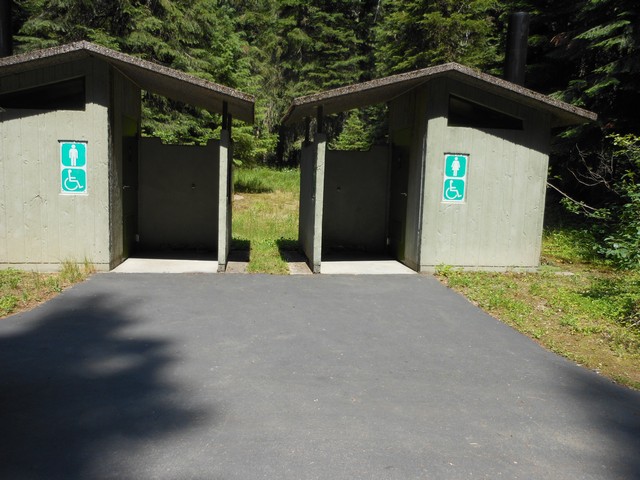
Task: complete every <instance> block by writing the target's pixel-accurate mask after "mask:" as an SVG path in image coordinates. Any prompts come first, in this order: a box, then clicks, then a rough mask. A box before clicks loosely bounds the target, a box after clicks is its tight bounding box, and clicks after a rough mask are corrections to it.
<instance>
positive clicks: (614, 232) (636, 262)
mask: <svg viewBox="0 0 640 480" xmlns="http://www.w3.org/2000/svg"><path fill="white" fill-rule="evenodd" d="M610 138H611V139H612V140H613V144H614V146H615V150H614V152H613V155H614V158H617V159H621V160H620V161H619V162H617V163H619V164H622V165H625V166H626V168H627V169H626V170H623V171H622V172H621V173H620V176H619V178H618V179H617V180H615V181H614V184H613V190H614V192H615V193H616V195H617V198H615V201H613V202H611V203H610V204H608V205H606V206H605V207H603V208H602V209H600V212H599V213H600V214H601V215H602V216H603V217H604V218H605V219H606V220H605V222H603V224H602V226H601V227H600V228H601V234H602V235H603V236H604V240H603V245H602V246H601V252H602V253H603V254H604V255H605V256H606V257H607V258H609V259H610V260H612V261H613V263H614V264H615V265H617V266H620V267H623V268H635V269H640V137H636V136H634V135H624V136H621V135H612V136H611V137H610Z"/></svg>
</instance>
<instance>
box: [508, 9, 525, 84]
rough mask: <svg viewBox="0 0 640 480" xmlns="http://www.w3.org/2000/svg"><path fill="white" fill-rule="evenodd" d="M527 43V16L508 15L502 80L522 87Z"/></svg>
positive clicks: (520, 13)
mask: <svg viewBox="0 0 640 480" xmlns="http://www.w3.org/2000/svg"><path fill="white" fill-rule="evenodd" d="M528 43H529V14H528V13H527V12H515V13H512V14H510V15H509V26H508V28H507V50H506V53H505V57H504V79H505V80H508V81H510V82H513V83H515V84H518V85H524V73H525V67H526V65H527V45H528Z"/></svg>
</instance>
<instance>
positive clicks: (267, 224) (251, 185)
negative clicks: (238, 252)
mask: <svg viewBox="0 0 640 480" xmlns="http://www.w3.org/2000/svg"><path fill="white" fill-rule="evenodd" d="M234 187H235V192H236V194H235V198H234V205H233V227H232V228H233V238H234V242H233V244H232V247H234V248H238V247H240V246H244V245H246V244H247V243H248V245H249V248H250V261H249V267H248V271H249V272H252V273H272V274H287V273H288V267H287V263H286V262H285V261H284V260H283V259H282V258H281V256H280V249H281V248H285V249H286V248H295V245H296V242H297V239H298V201H299V188H300V172H299V170H297V169H295V170H275V169H268V168H253V169H241V168H238V169H236V170H235V175H234Z"/></svg>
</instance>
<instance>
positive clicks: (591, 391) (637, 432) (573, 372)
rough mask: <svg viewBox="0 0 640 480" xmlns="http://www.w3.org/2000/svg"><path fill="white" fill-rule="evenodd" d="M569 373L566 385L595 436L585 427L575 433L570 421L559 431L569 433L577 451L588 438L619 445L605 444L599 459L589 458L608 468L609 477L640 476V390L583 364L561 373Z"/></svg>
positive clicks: (566, 435) (569, 438) (567, 437)
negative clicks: (615, 382) (605, 376)
mask: <svg viewBox="0 0 640 480" xmlns="http://www.w3.org/2000/svg"><path fill="white" fill-rule="evenodd" d="M572 367H573V366H572ZM565 375H566V376H567V377H566V378H567V379H568V381H567V384H566V385H564V386H563V389H566V394H568V395H569V396H570V398H571V399H572V403H573V405H574V407H575V411H576V412H579V413H580V415H579V416H584V418H585V422H584V424H585V428H586V429H587V430H591V432H589V435H588V436H589V437H591V438H590V439H587V438H584V428H583V429H582V431H581V432H580V435H577V434H574V433H573V431H572V429H571V428H570V427H571V426H570V425H569V428H565V429H563V430H562V431H560V432H559V435H563V436H565V437H566V442H567V444H569V445H573V446H574V447H576V451H580V448H579V447H580V445H582V444H583V443H584V442H585V441H594V439H598V438H600V439H602V440H603V444H604V443H606V444H608V445H612V446H615V450H612V449H611V448H607V449H604V448H603V449H602V450H601V452H600V455H601V458H599V459H597V460H596V459H595V458H593V456H592V455H593V453H591V454H590V455H589V457H590V458H589V460H590V461H591V462H593V463H599V464H600V465H602V466H603V468H605V469H607V470H608V471H609V475H608V478H620V479H631V478H640V456H638V452H640V394H639V392H637V391H635V390H632V389H628V388H624V387H621V386H619V385H616V384H614V383H612V382H611V381H610V380H608V379H607V378H604V377H598V376H595V375H594V374H593V372H591V371H589V370H587V369H584V368H582V367H580V368H571V369H570V371H567V372H562V373H561V374H560V375H559V377H563V376H565ZM572 437H573V438H572ZM581 437H582V438H581ZM584 460H586V459H584ZM598 478H601V477H598Z"/></svg>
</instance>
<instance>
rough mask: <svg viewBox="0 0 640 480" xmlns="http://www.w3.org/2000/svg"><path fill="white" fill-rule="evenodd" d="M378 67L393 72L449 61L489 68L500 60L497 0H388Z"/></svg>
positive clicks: (380, 29)
mask: <svg viewBox="0 0 640 480" xmlns="http://www.w3.org/2000/svg"><path fill="white" fill-rule="evenodd" d="M381 4H382V9H381V12H380V15H381V23H380V25H379V27H378V29H377V36H378V39H377V44H378V55H377V68H378V70H379V72H380V73H381V74H384V75H389V74H394V73H400V72H406V71H409V70H415V69H418V68H424V67H428V66H432V65H437V64H441V63H446V62H454V61H455V62H460V63H463V64H465V65H468V66H471V67H479V68H486V67H487V66H491V65H493V64H495V63H496V61H497V59H498V54H497V45H498V43H499V42H498V40H497V39H496V37H495V31H496V29H495V18H496V17H497V16H498V14H499V13H500V11H501V7H500V2H499V1H497V0H439V1H438V2H434V1H431V0H410V1H406V2H394V1H391V0H387V1H382V2H381Z"/></svg>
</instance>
